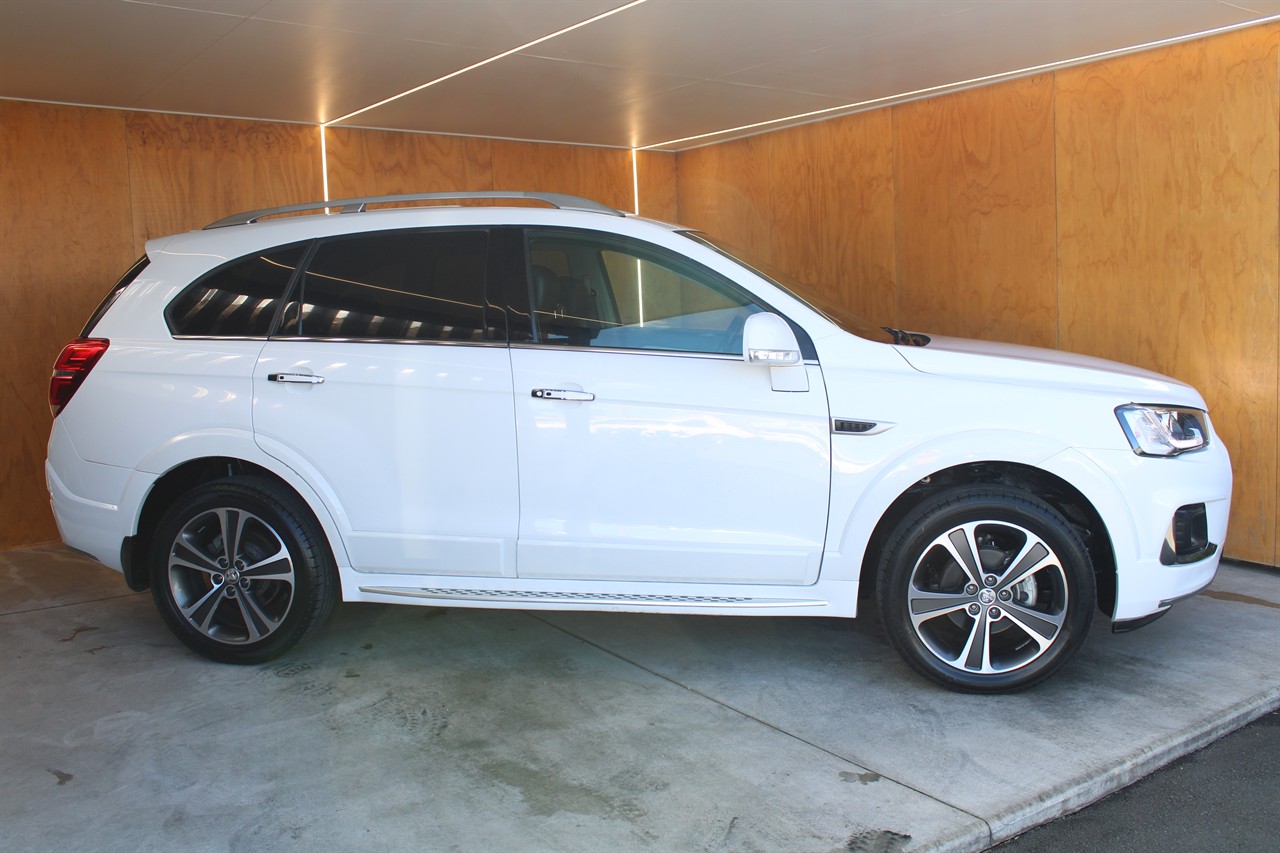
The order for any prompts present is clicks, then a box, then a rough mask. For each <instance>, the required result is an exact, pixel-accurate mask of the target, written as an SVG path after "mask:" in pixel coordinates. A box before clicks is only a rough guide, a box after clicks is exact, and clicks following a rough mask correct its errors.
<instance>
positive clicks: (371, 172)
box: [325, 127, 505, 198]
mask: <svg viewBox="0 0 1280 853" xmlns="http://www.w3.org/2000/svg"><path fill="white" fill-rule="evenodd" d="M325 136H326V142H327V147H328V164H329V197H330V198H357V197H361V196H376V195H393V194H397V193H430V192H448V191H451V190H491V189H493V188H494V186H493V165H492V162H491V160H490V142H489V140H487V139H474V138H471V137H462V136H439V135H433V134H426V133H392V132H388V131H377V130H351V129H347V128H336V127H335V128H329V129H327V130H326V131H325ZM504 189H505V188H504Z"/></svg>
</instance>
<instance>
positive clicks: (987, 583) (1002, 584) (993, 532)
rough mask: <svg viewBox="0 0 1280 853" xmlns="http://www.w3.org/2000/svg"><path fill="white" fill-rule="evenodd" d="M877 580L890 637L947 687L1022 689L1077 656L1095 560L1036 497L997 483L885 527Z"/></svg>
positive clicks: (1091, 602)
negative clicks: (890, 529)
mask: <svg viewBox="0 0 1280 853" xmlns="http://www.w3.org/2000/svg"><path fill="white" fill-rule="evenodd" d="M887 542H888V546H887V547H886V549H885V551H884V553H883V555H882V559H881V563H880V567H879V574H878V576H877V579H876V580H877V597H878V601H879V606H880V614H881V617H882V619H883V621H884V625H885V630H886V632H887V633H888V635H889V639H890V641H891V642H892V643H893V645H894V647H895V648H896V649H897V650H898V651H899V653H901V654H902V656H903V657H904V658H905V659H906V660H907V662H908V663H910V664H911V665H912V666H913V667H915V668H916V669H917V670H918V671H920V672H921V673H923V674H924V675H926V676H928V677H929V678H931V679H933V680H934V681H937V682H939V683H941V684H944V685H946V686H947V687H950V688H952V689H954V690H961V691H966V692H973V693H994V692H1002V691H1010V690H1019V689H1022V688H1025V687H1029V686H1031V685H1032V684H1035V683H1036V682H1038V681H1041V680H1043V679H1045V678H1047V677H1048V676H1049V675H1051V674H1052V673H1053V672H1055V671H1057V669H1058V668H1059V667H1061V666H1062V665H1063V664H1065V663H1066V662H1067V660H1068V659H1069V658H1070V657H1071V656H1072V655H1073V654H1075V652H1076V650H1077V649H1079V647H1080V645H1081V643H1083V642H1084V638H1085V634H1086V633H1087V632H1088V629H1089V625H1090V623H1091V622H1092V620H1093V610H1094V607H1095V603H1096V590H1095V582H1094V576H1093V565H1092V562H1091V561H1090V559H1089V553H1088V551H1087V550H1086V548H1085V547H1084V544H1083V543H1082V542H1081V541H1080V537H1079V536H1078V535H1077V534H1076V533H1075V531H1074V530H1072V529H1071V526H1070V525H1069V524H1068V523H1067V522H1066V520H1065V519H1064V518H1063V517H1062V515H1061V514H1060V513H1058V512H1057V511H1056V510H1055V509H1053V508H1052V507H1050V506H1049V505H1048V504H1046V503H1044V502H1043V501H1040V500H1039V499H1037V498H1035V497H1033V496H1031V495H1028V494H1025V493H1022V492H1018V491H1013V490H1010V489H1005V488H1000V487H996V486H971V487H963V488H956V489H951V490H948V491H946V492H942V493H939V494H937V495H935V496H933V497H931V498H929V499H927V500H925V501H924V502H923V503H922V504H921V505H920V506H918V507H916V509H915V510H913V511H912V512H910V513H908V514H907V516H906V517H905V518H904V519H903V520H902V521H901V522H900V523H899V524H898V525H897V527H896V528H895V530H894V532H893V533H892V534H890V536H889V538H888V540H887Z"/></svg>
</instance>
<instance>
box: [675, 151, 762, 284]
mask: <svg viewBox="0 0 1280 853" xmlns="http://www.w3.org/2000/svg"><path fill="white" fill-rule="evenodd" d="M768 152H769V139H768V137H767V136H753V137H748V138H747V139H740V140H736V141H734V142H726V143H723V144H721V145H709V146H707V147H705V148H696V149H694V150H692V151H685V152H682V153H680V154H679V155H678V156H677V158H676V171H677V176H676V186H677V188H678V194H679V200H680V201H679V204H680V219H681V224H683V225H688V226H689V227H691V228H697V229H699V230H702V231H706V232H707V233H709V234H711V235H713V236H715V237H718V238H720V239H722V240H726V241H728V242H730V243H733V244H735V245H737V246H741V247H743V248H745V249H748V250H749V251H750V253H751V254H752V255H753V256H755V257H757V258H759V259H760V260H762V261H767V262H770V263H772V250H771V248H770V241H769V237H770V231H771V227H772V222H773V216H772V213H771V205H772V194H771V189H772V186H771V171H770V163H769V155H768Z"/></svg>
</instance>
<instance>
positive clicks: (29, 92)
mask: <svg viewBox="0 0 1280 853" xmlns="http://www.w3.org/2000/svg"><path fill="white" fill-rule="evenodd" d="M237 23H239V19H237V18H235V17H231V16H227V15H205V14H199V13H194V12H188V11H184V10H181V9H169V8H159V7H154V6H146V5H142V4H138V3H67V2H48V0H4V1H3V2H0V95H3V96H5V97H9V98H26V99H30V100H38V101H63V102H66V103H73V104H89V105H93V106H108V107H128V106H131V105H132V104H133V103H134V102H135V101H136V100H137V99H138V98H139V97H141V96H142V95H144V94H145V93H146V92H147V91H149V90H150V89H152V88H153V87H155V86H156V85H158V84H159V83H161V82H163V81H164V80H165V79H166V78H167V77H168V76H169V75H171V74H173V73H174V71H176V70H177V69H179V68H181V67H182V66H183V65H184V64H185V63H187V62H188V61H189V60H190V59H191V57H192V56H195V55H198V54H199V53H200V52H201V51H203V50H205V49H207V48H208V47H209V46H210V45H212V44H214V43H215V42H217V41H218V39H220V38H222V37H223V36H225V35H226V34H227V33H228V32H230V31H231V30H232V29H233V28H234V27H235V26H236V24H237Z"/></svg>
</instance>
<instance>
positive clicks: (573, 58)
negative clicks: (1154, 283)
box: [0, 0, 1280, 150]
mask: <svg viewBox="0 0 1280 853" xmlns="http://www.w3.org/2000/svg"><path fill="white" fill-rule="evenodd" d="M626 6H627V0H413V2H407V0H154V1H153V0H0V97H8V98H21V99H28V100H41V101H54V102H65V103H75V104H89V105H97V106H108V107H127V108H135V109H147V110H157V111H168V112H185V113H200V114H208V115H220V116H233V117H243V118H257V119H263V120H268V121H300V122H309V123H323V122H328V121H333V120H334V119H336V118H338V117H342V116H346V115H347V114H349V113H352V112H354V111H357V110H361V111H363V112H361V113H360V114H359V115H356V116H353V117H352V118H350V119H349V120H348V121H346V122H345V124H347V125H350V126H361V127H381V128H386V129H392V130H414V131H430V132H436V133H454V134H475V135H485V136H499V137H506V138H519V139H533V140H547V141H555V142H574V143H582V144H594V145H612V146H619V147H633V146H647V145H658V144H659V143H671V144H669V145H666V146H664V147H666V148H668V149H670V150H676V149H680V148H684V147H689V146H691V145H696V144H706V143H709V142H715V141H722V140H724V139H730V138H735V137H736V136H740V135H744V134H746V133H751V132H759V131H760V130H762V129H769V128H772V127H781V126H785V125H786V124H788V123H794V122H795V121H799V120H803V119H796V118H789V117H794V116H796V114H799V113H807V112H810V111H813V110H828V111H829V112H828V113H826V114H827V115H836V114H840V113H841V112H842V111H851V110H852V109H855V107H852V106H850V105H853V104H857V103H858V102H863V101H869V100H877V101H878V102H883V103H891V102H894V101H895V100H901V99H904V98H909V97H912V96H918V93H919V90H922V89H932V88H933V87H942V89H940V90H939V91H942V90H945V88H946V87H952V86H959V85H965V84H966V81H972V80H974V79H976V78H982V77H986V76H988V75H1007V74H1012V73H1017V72H1019V71H1021V70H1024V69H1027V68H1029V67H1032V66H1040V65H1045V64H1051V63H1063V62H1070V61H1073V60H1076V59H1078V58H1080V57H1082V56H1085V55H1090V54H1095V53H1099V52H1103V51H1113V50H1125V49H1129V48H1133V47H1135V46H1138V45H1142V44H1146V43H1149V42H1152V41H1157V40H1160V39H1169V38H1182V37H1187V36H1191V35H1194V34H1197V33H1202V32H1204V31H1207V30H1211V29H1214V28H1218V27H1223V26H1232V25H1237V24H1243V23H1248V22H1256V21H1259V20H1262V19H1265V18H1268V17H1272V18H1274V17H1275V16H1280V0H1230V2H1228V0H647V2H643V3H640V4H638V5H634V6H630V7H629V8H624V7H626ZM619 9H621V10H622V11H618V12H617V13H616V14H612V15H609V16H607V17H604V18H601V19H599V20H594V21H592V20H591V19H593V18H594V17H595V16H597V15H601V14H602V13H606V12H610V11H612V10H619ZM586 21H591V22H590V23H587V24H586V25H584V26H581V27H579V28H578V29H575V30H572V31H571V32H567V33H561V32H560V31H561V30H563V29H565V28H566V27H571V26H574V25H577V24H581V23H583V22H586ZM553 33H557V35H555V36H554V37H553V38H549V39H546V40H543V41H541V42H540V43H538V44H536V45H533V46H531V47H529V48H526V49H524V50H522V51H518V52H514V53H513V54H512V55H509V56H505V57H502V58H498V59H496V60H495V61H491V62H486V61H487V60H490V59H493V58H494V57H498V56H499V55H501V54H505V53H507V52H509V51H515V49H517V48H520V47H522V46H524V45H527V44H530V43H531V42H533V41H535V40H538V39H543V38H544V37H546V36H548V35H549V34H553ZM477 64H478V67H475V68H474V69H470V70H466V71H465V73H461V74H456V76H452V77H450V78H449V79H447V80H444V81H443V82H439V83H438V84H436V85H432V86H430V87H429V88H425V89H423V90H421V91H419V92H416V93H414V94H411V95H408V96H406V97H404V98H401V99H400V100H395V101H393V102H391V103H388V104H386V105H384V106H380V107H377V108H373V109H368V110H367V111H364V110H365V108H367V107H371V106H372V105H373V104H377V103H379V102H381V101H383V100H384V99H388V98H393V97H395V96H397V95H399V94H401V93H403V92H405V91H407V90H410V89H414V88H416V87H419V86H422V85H423V84H426V83H430V82H432V81H435V80H438V79H439V78H441V77H445V76H447V75H454V74H455V73H456V72H459V71H463V70H464V69H469V68H470V66H473V65H477ZM879 99H883V100H882V101H880V100H879ZM775 120H777V124H773V125H769V126H768V127H766V128H752V129H749V130H734V128H739V127H741V126H742V125H751V124H755V123H757V122H770V121H775ZM709 133H714V134H717V135H713V136H709V137H705V138H701V139H696V140H691V141H688V142H681V141H676V142H673V140H681V139H683V138H685V137H691V136H700V135H702V134H709Z"/></svg>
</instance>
